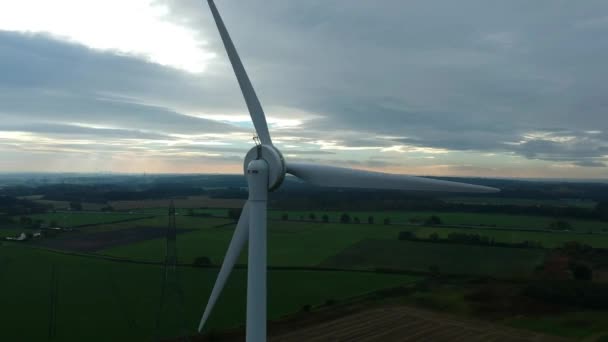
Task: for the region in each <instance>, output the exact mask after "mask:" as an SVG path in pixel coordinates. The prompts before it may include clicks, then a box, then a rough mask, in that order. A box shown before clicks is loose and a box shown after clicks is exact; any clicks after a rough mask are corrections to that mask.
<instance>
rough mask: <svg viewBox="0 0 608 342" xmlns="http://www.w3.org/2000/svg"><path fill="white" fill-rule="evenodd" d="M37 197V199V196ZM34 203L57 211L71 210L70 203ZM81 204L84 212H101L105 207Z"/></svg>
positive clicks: (102, 205)
mask: <svg viewBox="0 0 608 342" xmlns="http://www.w3.org/2000/svg"><path fill="white" fill-rule="evenodd" d="M26 197H28V196H26ZM35 197H37V196H35ZM34 202H37V203H40V204H44V205H47V206H49V207H51V208H53V209H55V210H69V209H70V202H68V201H53V200H45V199H35V200H34ZM81 204H82V209H83V210H91V211H98V210H101V208H103V207H104V206H105V205H104V204H102V203H88V202H84V203H81Z"/></svg>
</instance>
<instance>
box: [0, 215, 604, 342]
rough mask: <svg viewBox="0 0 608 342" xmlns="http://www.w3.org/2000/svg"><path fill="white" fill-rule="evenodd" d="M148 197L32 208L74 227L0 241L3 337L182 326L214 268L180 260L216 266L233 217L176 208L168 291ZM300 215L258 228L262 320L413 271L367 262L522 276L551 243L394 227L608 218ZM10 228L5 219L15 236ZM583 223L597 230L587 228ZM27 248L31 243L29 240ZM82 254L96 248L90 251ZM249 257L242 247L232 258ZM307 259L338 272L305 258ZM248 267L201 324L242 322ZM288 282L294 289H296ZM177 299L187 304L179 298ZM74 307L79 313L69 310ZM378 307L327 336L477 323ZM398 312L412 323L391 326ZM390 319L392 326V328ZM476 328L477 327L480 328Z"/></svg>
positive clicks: (489, 232)
mask: <svg viewBox="0 0 608 342" xmlns="http://www.w3.org/2000/svg"><path fill="white" fill-rule="evenodd" d="M149 204H150V207H145V208H139V209H132V210H127V211H122V212H86V211H83V212H59V213H49V214H43V215H32V218H33V219H41V220H43V221H45V222H47V223H50V222H51V221H55V222H56V223H57V224H59V225H62V226H65V227H76V229H75V230H74V231H67V232H61V233H60V234H59V235H58V236H57V237H55V238H46V239H41V240H37V241H30V242H24V243H21V244H17V243H9V242H3V243H2V244H1V245H0V282H2V284H3V287H2V288H3V291H4V293H1V294H0V302H2V303H3V304H5V305H6V306H7V307H9V308H15V310H14V311H15V315H14V316H11V317H9V318H7V324H8V325H7V326H9V327H11V328H9V329H8V330H7V331H8V334H9V335H8V336H9V337H14V336H19V337H21V336H22V335H23V336H25V337H26V338H27V339H29V340H39V339H49V338H50V339H56V340H91V336H92V335H91V334H92V332H97V330H99V326H100V325H102V326H105V327H112V329H107V331H106V330H105V329H104V331H103V332H100V333H99V336H94V337H95V338H97V339H98V340H100V341H102V340H104V341H105V340H113V339H117V338H120V339H124V338H133V339H147V340H149V339H158V338H160V337H163V336H177V335H180V334H182V335H183V334H192V333H193V332H194V328H195V327H196V325H197V321H198V319H199V317H200V314H201V312H202V309H203V307H204V304H205V301H206V298H207V296H208V294H209V292H210V290H211V286H212V285H213V282H214V281H215V276H216V273H217V269H215V268H193V267H189V266H185V265H187V264H192V263H193V262H195V260H196V259H197V258H200V257H207V258H209V259H210V261H211V262H212V264H213V265H219V264H220V263H221V262H222V259H223V257H224V254H225V252H226V248H227V246H228V243H229V241H230V239H231V237H232V234H233V230H234V227H235V221H234V220H232V219H228V218H227V216H228V215H227V214H228V209H227V208H205V209H201V208H200V207H192V208H187V207H186V208H178V209H177V210H176V217H175V218H176V224H177V228H178V231H179V233H180V234H179V235H178V236H177V239H176V246H177V255H178V262H179V263H180V264H182V265H184V266H181V267H178V275H179V279H180V284H181V285H182V286H181V287H182V288H181V293H182V295H181V296H178V295H177V292H171V293H173V294H172V295H173V296H175V297H174V298H167V296H169V295H165V297H163V296H162V295H161V284H162V279H163V278H162V277H163V274H164V273H163V268H162V267H161V266H160V265H154V264H149V263H150V262H152V263H160V262H162V261H163V260H164V259H165V250H166V228H167V225H168V220H169V218H168V210H167V208H166V207H162V206H160V207H154V206H153V205H154V203H149ZM156 205H159V203H156ZM284 213H287V214H288V216H289V220H288V221H285V220H283V219H282V216H283V214H284ZM309 214H310V212H304V211H301V212H297V211H293V212H292V211H290V212H284V211H270V212H269V216H270V217H271V218H272V220H271V221H270V222H269V227H268V228H269V233H268V238H269V241H268V247H269V250H268V260H269V265H270V266H271V267H273V268H276V267H281V268H285V269H284V270H283V269H281V270H277V269H274V270H272V271H270V274H269V286H270V287H271V288H270V292H271V298H270V299H269V300H270V304H269V305H270V306H271V307H270V316H269V317H270V318H271V319H278V318H280V317H281V316H283V315H286V314H290V313H293V312H296V311H299V310H301V309H302V307H303V306H305V305H312V306H315V305H321V304H323V303H325V302H326V301H328V300H330V301H336V300H338V301H340V300H342V299H346V298H350V297H352V296H357V295H360V294H363V293H366V292H370V291H375V290H378V289H383V288H390V287H394V286H400V285H403V284H408V283H411V282H415V281H417V280H419V279H420V278H418V277H412V276H408V275H403V274H386V273H374V272H369V271H373V270H381V271H387V270H404V271H422V272H429V271H432V272H439V273H440V274H467V275H490V276H496V277H499V278H522V277H526V276H529V275H531V274H532V272H533V271H534V269H535V267H536V266H538V265H540V264H541V263H542V262H543V259H544V257H545V255H546V253H547V251H548V250H547V249H523V248H505V247H490V246H474V245H457V244H445V243H443V244H442V243H429V242H420V241H400V240H398V236H399V232H401V231H411V232H413V233H414V234H415V235H416V236H418V237H420V238H428V237H429V236H430V235H431V234H437V235H439V236H440V237H442V238H445V237H446V236H447V235H448V234H450V233H454V232H459V233H468V234H479V235H482V236H487V237H489V238H491V239H494V240H495V241H497V242H521V241H526V240H528V241H540V242H541V243H542V244H543V246H544V247H545V248H552V247H557V246H560V245H562V244H563V243H565V242H568V241H573V240H575V241H580V242H583V243H586V244H589V245H592V246H594V247H605V248H607V247H608V234H605V233H603V229H605V228H604V227H605V226H606V223H604V222H599V221H584V220H568V222H570V223H571V224H572V225H573V227H575V229H573V230H574V231H571V232H550V231H523V230H518V229H519V228H526V227H528V228H532V229H544V228H546V225H549V224H550V222H552V220H553V219H552V218H550V217H536V216H514V215H494V214H469V213H438V214H437V213H435V214H437V215H439V216H440V217H441V219H442V221H443V222H444V225H438V226H425V225H424V224H416V223H412V222H411V221H416V222H420V221H421V220H424V218H426V217H428V216H430V215H432V214H433V213H432V212H410V213H407V212H405V213H404V212H365V213H363V212H351V213H349V215H350V216H351V218H354V217H358V218H359V219H360V221H361V222H364V223H360V224H355V223H351V224H343V223H339V222H338V221H339V215H341V214H342V212H328V213H327V215H329V216H330V222H329V223H323V222H321V220H320V218H321V217H322V215H323V214H325V213H324V212H316V213H315V220H314V222H313V220H311V219H310V217H309ZM368 216H374V222H376V223H375V224H367V217H368ZM385 217H389V218H390V219H391V224H390V225H385V224H383V220H384V218H385ZM300 218H302V220H300ZM446 225H447V226H446ZM449 225H452V226H451V227H450V226H449ZM457 226H458V227H457ZM494 226H496V227H494ZM18 230H20V229H18V228H10V229H5V231H6V233H11V235H14V234H13V233H15V232H17V231H18ZM589 230H591V231H592V233H593V234H589ZM2 233H3V230H0V236H2V235H1V234H2ZM34 246H35V247H37V248H36V249H33V248H30V247H34ZM40 247H46V248H51V249H56V250H67V251H74V252H77V253H76V254H75V255H66V254H62V253H60V252H52V251H46V250H42V249H38V248H40ZM89 252H93V253H94V254H86V253H89ZM100 255H101V256H100ZM104 256H109V257H112V258H120V259H124V262H117V261H112V260H106V259H104V258H103V257H104ZM246 262H247V260H246V252H244V253H243V254H242V255H241V259H240V260H239V263H243V264H244V263H246ZM146 263H148V264H146ZM316 267H321V268H325V269H341V270H342V271H323V270H314V268H316ZM289 268H293V269H289ZM303 268H308V269H309V270H302V269H303ZM245 278H246V272H245V270H244V269H242V268H240V269H237V270H236V271H235V272H234V274H233V276H232V278H231V280H230V282H229V284H228V286H227V290H226V292H225V295H224V296H223V297H222V298H221V299H220V303H218V310H217V311H216V312H215V313H214V314H213V316H212V318H211V321H210V326H209V329H212V330H214V331H215V330H222V329H225V328H230V327H235V326H238V325H239V324H241V323H242V322H243V320H244V309H245V307H244V296H245V290H244V285H245ZM293 293H298V295H297V296H294V295H293ZM434 295H435V294H430V293H429V294H428V296H434ZM181 302H183V303H184V305H183V306H180V305H178V304H179V303H181ZM161 303H165V304H162V305H161ZM91 307H95V308H96V310H95V312H91V310H90V308H91ZM26 308H27V309H26ZM32 308H33V309H32ZM11 310H12V309H11ZM32 310H33V311H35V313H34V314H32ZM73 312H84V313H86V314H84V315H82V317H73V316H74V315H73V314H71V313H73ZM180 312H181V313H180ZM376 314H378V315H379V316H378V317H380V318H374V317H375V316H374V317H372V316H373V315H370V316H369V320H368V321H370V322H372V321H373V322H376V323H378V324H379V325H376V323H369V324H363V323H361V321H356V322H359V323H356V322H355V323H353V322H354V321H350V320H349V319H346V320H344V321H342V323H339V324H340V326H342V325H343V326H344V327H348V328H344V329H342V330H341V329H337V330H336V333H337V334H338V335H335V336H333V335H332V336H329V337H330V338H333V337H336V338H341V337H345V338H350V337H352V336H350V335H348V334H349V332H348V331H350V330H353V329H354V328H353V327H352V324H355V325H360V327H358V328H357V329H359V330H357V329H355V330H356V331H359V332H360V333H361V334H362V335H365V336H368V337H369V341H374V339H373V338H374V337H373V336H375V335H377V332H378V330H383V329H385V330H386V332H387V334H386V335H383V336H384V337H385V338H388V340H389V341H390V338H393V337H394V336H398V335H400V334H403V333H404V331H405V330H408V329H421V330H422V331H423V332H421V334H422V335H420V336H422V337H424V336H431V337H433V338H441V337H442V336H447V335H449V334H453V336H456V337H458V336H461V337H466V338H469V337H471V336H474V335H475V333H474V332H472V331H471V330H470V329H469V328H465V329H461V328H458V327H450V326H449V325H447V326H446V327H448V328H446V329H445V330H441V329H438V330H437V332H435V330H434V329H431V328H429V327H430V326H432V325H433V324H435V323H436V322H435V321H432V320H431V321H428V320H425V319H417V318H415V317H412V316H411V315H410V314H408V313H403V312H402V313H398V314H395V315H393V314H391V315H393V316H391V315H389V316H390V317H389V316H386V317H385V316H382V315H380V314H379V313H377V312H376V313H374V315H376ZM594 317H595V316H594ZM25 320H27V321H28V324H34V325H36V326H40V327H44V328H42V329H36V330H35V331H27V332H23V331H22V330H23V329H21V330H20V329H17V328H14V329H13V328H12V327H22V326H23V324H20V322H23V321H25ZM383 320H385V321H384V322H383ZM402 320H407V322H408V323H407V324H400V323H399V322H401V321H402ZM410 321H411V322H410ZM349 322H350V323H349ZM389 322H392V323H390V324H389ZM429 322H430V323H429ZM543 322H544V323H543ZM560 322H561V321H555V320H549V318H547V319H545V320H540V319H533V318H528V319H525V318H522V319H513V320H510V321H507V322H505V323H507V324H509V325H511V326H513V327H523V328H526V329H530V330H535V331H539V332H547V331H548V329H550V327H553V326H556V325H559V324H560ZM594 322H595V321H594ZM410 323H411V324H410ZM349 324H351V326H349ZM429 324H431V325H429ZM543 324H544V325H543ZM598 324H599V323H598ZM389 326H390V328H389ZM392 329H394V332H395V334H396V335H393V334H391V333H390V332H389V330H390V331H393V330H392ZM400 329H401V330H400ZM403 329H405V330H403ZM598 329H599V328H598ZM571 330H572V331H575V332H577V333H578V334H579V335H569V334H570V333H569V332H568V331H567V330H564V332H560V333H561V334H562V335H565V336H572V337H579V336H587V335H588V333H590V331H591V332H592V331H593V329H592V328H590V329H588V330H586V332H587V334H586V335H585V334H583V333H581V331H583V329H581V328H580V327H577V328H572V329H571ZM327 333H328V332H327V331H326V330H323V329H321V330H319V331H317V332H315V333H314V334H317V335H318V336H327ZM477 333H480V334H481V332H479V331H477ZM19 334H21V335H19ZM24 334H25V335H24ZM294 334H295V332H294ZM345 334H346V335H345ZM366 334H367V335H366ZM428 334H430V335H428ZM573 334H574V333H573ZM26 335H27V336H26ZM317 335H315V336H317ZM343 335H344V336H343ZM294 336H296V337H298V336H299V337H301V336H304V335H298V334H295V335H291V337H289V338H292V339H291V340H293V338H294ZM306 336H308V335H306ZM349 336H350V337H349ZM415 336H418V335H415ZM450 336H452V335H450ZM482 336H483V335H482ZM505 336H506V337H505ZM505 336H503V335H500V334H498V335H492V336H489V337H492V338H495V339H496V340H505V338H508V335H505ZM526 336H532V335H526ZM299 337H298V338H299ZM289 338H287V337H285V340H286V341H289V340H290V339H289ZM315 338H316V337H315ZM279 340H280V339H279ZM296 340H297V339H296ZM313 340H314V339H313ZM363 340H365V339H363Z"/></svg>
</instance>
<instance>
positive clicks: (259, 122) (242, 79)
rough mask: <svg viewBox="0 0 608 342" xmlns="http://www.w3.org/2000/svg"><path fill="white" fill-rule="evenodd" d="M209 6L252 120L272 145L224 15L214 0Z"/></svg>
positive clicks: (264, 142)
mask: <svg viewBox="0 0 608 342" xmlns="http://www.w3.org/2000/svg"><path fill="white" fill-rule="evenodd" d="M208 2H209V8H211V13H212V14H213V19H215V24H216V25H217V29H218V31H220V36H221V37H222V41H223V42H224V47H225V48H226V53H227V54H228V58H229V59H230V63H231V64H232V69H233V70H234V74H235V75H236V79H237V80H238V81H239V86H240V87H241V92H242V93H243V97H244V98H245V103H246V104H247V109H249V114H250V115H251V121H253V126H254V127H255V130H256V132H257V134H258V137H259V138H260V141H261V142H262V144H267V145H272V140H271V139H270V133H269V132H268V124H267V123H266V116H265V115H264V110H263V109H262V105H261V104H260V101H259V100H258V97H257V95H256V94H255V90H254V89H253V85H251V81H250V80H249V77H248V76H247V72H246V71H245V67H244V66H243V63H242V62H241V59H240V58H239V54H238V53H237V52H236V48H235V47H234V44H233V43H232V39H230V35H229V34H228V30H227V29H226V26H225V25H224V22H223V21H222V17H220V13H219V12H218V10H217V7H215V3H214V2H213V0H208Z"/></svg>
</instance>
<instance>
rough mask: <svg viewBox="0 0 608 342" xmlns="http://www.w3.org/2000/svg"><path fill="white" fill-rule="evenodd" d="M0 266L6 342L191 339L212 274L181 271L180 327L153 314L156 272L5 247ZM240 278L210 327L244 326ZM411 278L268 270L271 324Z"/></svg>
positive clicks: (170, 316)
mask: <svg viewBox="0 0 608 342" xmlns="http://www.w3.org/2000/svg"><path fill="white" fill-rule="evenodd" d="M0 265H1V267H0V282H1V283H2V289H3V291H1V292H0V302H1V303H2V307H3V310H4V312H5V313H6V314H5V315H3V332H2V336H3V339H5V340H9V341H17V340H19V341H33V340H46V339H49V335H51V336H53V337H52V339H54V340H61V341H83V340H86V341H93V340H95V341H110V340H125V339H133V340H150V339H152V338H155V337H158V336H175V335H176V333H177V332H176V329H178V328H179V327H180V326H182V325H183V326H185V327H186V328H187V331H186V332H187V333H193V332H194V329H195V328H196V326H197V323H198V320H199V318H200V315H201V313H202V310H203V308H204V305H205V303H206V299H207V297H208V295H209V293H210V290H211V287H212V285H213V282H214V281H215V277H216V272H217V270H215V269H196V268H189V267H180V268H179V276H180V283H181V288H182V291H183V299H184V308H183V312H184V315H183V320H181V319H178V318H177V317H179V315H176V313H175V312H168V311H167V310H163V311H161V314H160V315H159V314H158V312H159V303H160V298H161V297H160V293H161V289H160V286H161V279H162V274H163V270H162V268H161V267H160V266H154V265H142V264H129V263H118V262H112V261H106V260H100V259H94V258H87V257H79V256H70V255H63V254H57V253H52V252H47V251H43V250H37V249H30V248H27V247H23V246H18V245H13V244H8V243H4V244H3V245H2V246H0ZM53 269H54V275H55V276H54V278H53V277H52V273H53ZM245 276H246V272H245V271H244V270H236V271H235V272H234V274H233V275H232V276H231V279H230V281H229V282H228V284H227V287H226V290H225V292H224V294H223V296H222V297H221V298H220V300H219V302H218V304H217V307H216V310H215V311H214V313H213V314H212V316H211V319H210V322H209V327H210V328H214V329H221V328H227V327H233V326H237V325H240V324H242V323H243V320H244V313H245V307H244V303H245V297H244V296H245ZM53 279H54V280H53ZM416 279H417V278H415V277H411V276H404V275H390V274H389V275H383V274H374V273H358V272H322V271H270V272H269V318H270V319H277V318H279V317H281V316H282V315H285V314H288V313H292V312H295V311H298V310H299V309H300V308H301V307H302V306H303V305H306V304H311V305H320V304H322V303H324V302H325V301H326V300H327V299H335V300H340V299H344V298H348V297H352V296H355V295H359V294H362V293H367V292H370V291H374V290H377V289H381V288H386V287H393V286H399V285H403V284H407V283H411V282H412V281H415V280H416ZM294 293H297V295H294ZM53 301H54V304H53ZM53 307H54V310H53ZM157 318H160V325H159V326H160V328H159V329H157V328H156V320H157ZM51 322H54V324H51ZM181 323H183V324H181ZM27 327H32V328H31V329H28V328H27ZM178 331H179V330H178Z"/></svg>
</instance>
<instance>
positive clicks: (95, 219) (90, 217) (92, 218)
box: [30, 211, 149, 227]
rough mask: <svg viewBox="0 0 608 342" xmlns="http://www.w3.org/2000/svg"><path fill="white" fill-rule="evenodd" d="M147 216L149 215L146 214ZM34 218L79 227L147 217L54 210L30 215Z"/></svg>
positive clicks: (49, 222) (62, 225)
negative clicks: (53, 211)
mask: <svg viewBox="0 0 608 342" xmlns="http://www.w3.org/2000/svg"><path fill="white" fill-rule="evenodd" d="M148 216H149V215H148ZM30 217H31V218H32V219H34V220H42V221H43V222H45V223H47V224H51V223H55V224H56V225H58V226H61V227H79V226H84V225H97V224H100V223H114V222H121V221H125V220H136V219H141V218H144V217H147V216H146V215H143V214H129V213H106V212H86V211H85V212H70V211H65V212H55V213H46V214H36V215H31V216H30Z"/></svg>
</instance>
